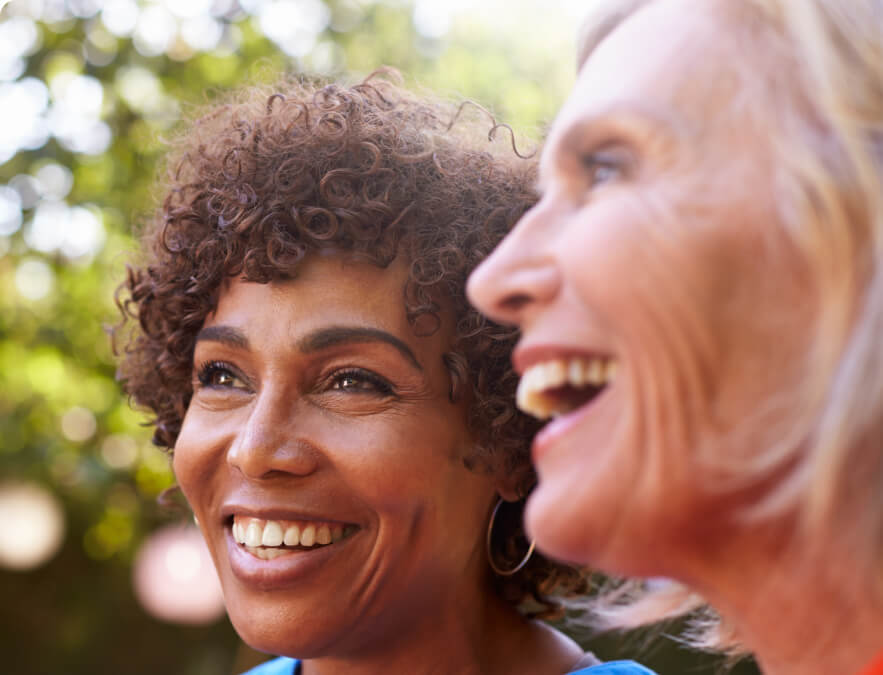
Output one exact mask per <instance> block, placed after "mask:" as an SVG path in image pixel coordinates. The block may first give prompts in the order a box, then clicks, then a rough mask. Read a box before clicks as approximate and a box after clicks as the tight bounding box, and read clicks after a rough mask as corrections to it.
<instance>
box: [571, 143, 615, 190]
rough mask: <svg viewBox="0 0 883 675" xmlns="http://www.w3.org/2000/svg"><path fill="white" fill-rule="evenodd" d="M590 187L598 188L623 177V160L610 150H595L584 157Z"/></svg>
mask: <svg viewBox="0 0 883 675" xmlns="http://www.w3.org/2000/svg"><path fill="white" fill-rule="evenodd" d="M581 161H582V165H583V167H584V168H585V171H586V174H587V177H588V182H589V187H591V188H596V187H599V186H601V185H605V184H607V183H611V182H613V181H615V180H618V179H619V178H622V176H623V173H624V164H623V160H622V159H621V158H619V157H615V156H613V155H612V153H608V152H593V153H589V154H588V155H585V156H584V157H582V160H581Z"/></svg>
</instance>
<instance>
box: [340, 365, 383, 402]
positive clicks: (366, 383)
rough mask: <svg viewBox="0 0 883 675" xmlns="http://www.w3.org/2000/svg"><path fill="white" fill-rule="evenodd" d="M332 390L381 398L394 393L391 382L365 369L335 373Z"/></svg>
mask: <svg viewBox="0 0 883 675" xmlns="http://www.w3.org/2000/svg"><path fill="white" fill-rule="evenodd" d="M331 389H334V390H337V391H346V392H350V393H355V394H376V395H380V396H389V395H390V394H392V393H393V388H392V386H391V385H390V384H389V382H387V381H386V380H385V379H383V378H382V377H380V376H379V375H377V374H376V373H372V372H371V371H370V370H365V369H363V368H349V369H347V370H342V371H339V372H337V373H335V374H334V375H333V376H332V378H331Z"/></svg>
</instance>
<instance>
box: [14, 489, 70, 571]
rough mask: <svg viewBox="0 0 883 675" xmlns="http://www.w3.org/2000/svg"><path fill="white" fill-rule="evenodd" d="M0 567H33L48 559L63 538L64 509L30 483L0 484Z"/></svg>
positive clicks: (56, 549) (26, 568) (49, 495)
mask: <svg viewBox="0 0 883 675" xmlns="http://www.w3.org/2000/svg"><path fill="white" fill-rule="evenodd" d="M0 523H3V527H2V528H0V566H3V567H7V568H10V569H15V570H28V569H33V568H34V567H37V566H39V565H42V564H43V563H44V562H46V561H47V560H49V558H51V557H52V556H53V555H55V553H56V552H57V551H58V549H59V547H60V546H61V543H62V540H63V539H64V511H63V510H62V508H61V505H60V504H59V503H58V500H57V499H56V498H55V497H54V496H53V495H52V494H51V493H50V492H48V491H47V490H46V489H44V488H42V487H40V486H39V485H36V484H33V483H7V484H5V485H0Z"/></svg>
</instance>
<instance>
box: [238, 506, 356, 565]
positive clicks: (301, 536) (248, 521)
mask: <svg viewBox="0 0 883 675" xmlns="http://www.w3.org/2000/svg"><path fill="white" fill-rule="evenodd" d="M231 529H232V533H233V539H235V540H236V542H237V543H238V544H242V545H243V546H245V548H246V549H247V550H248V551H250V552H252V553H254V552H255V551H264V552H266V551H268V550H272V551H274V553H273V554H272V555H270V554H268V555H263V554H261V555H259V556H258V557H260V558H264V559H266V560H269V559H271V558H275V557H276V556H277V555H279V554H282V553H290V551H288V550H287V549H284V548H281V547H282V546H283V545H284V546H292V547H293V546H298V545H300V546H305V547H308V548H309V547H312V546H315V545H319V546H327V545H328V544H332V543H335V542H338V541H340V540H341V539H343V538H344V537H345V536H346V535H348V534H350V533H351V532H354V531H355V529H356V528H349V527H346V528H345V527H344V526H343V525H341V524H338V523H315V522H312V523H311V522H300V523H294V522H291V521H287V522H286V521H275V520H261V519H260V518H245V517H240V516H235V517H234V518H233V524H232V528H231ZM256 555H257V554H256Z"/></svg>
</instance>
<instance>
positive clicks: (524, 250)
mask: <svg viewBox="0 0 883 675" xmlns="http://www.w3.org/2000/svg"><path fill="white" fill-rule="evenodd" d="M554 209H555V207H554V206H553V204H552V202H551V200H549V199H548V198H546V199H544V200H542V201H541V202H539V203H538V204H537V205H535V206H534V207H533V208H532V209H531V210H530V211H528V212H527V213H526V214H525V215H524V216H523V217H522V218H521V220H520V221H519V222H518V224H517V225H516V226H515V228H514V229H513V230H512V231H511V232H510V233H509V235H508V236H507V237H506V238H505V239H504V240H503V241H502V242H501V243H500V245H499V246H498V247H497V249H496V250H495V251H494V252H493V253H492V254H491V255H490V256H489V257H488V258H487V260H485V261H484V262H483V263H482V264H481V265H480V266H479V267H478V268H477V269H476V270H475V272H474V273H473V274H472V277H471V278H470V280H469V288H468V291H469V297H470V299H471V300H472V302H473V303H474V304H475V305H476V306H477V307H478V308H479V309H480V310H482V311H483V312H484V313H485V314H487V315H489V316H490V317H491V318H493V319H496V320H498V321H503V322H506V323H520V322H521V321H522V320H523V318H524V315H525V313H526V312H529V311H530V310H531V309H532V308H534V307H536V306H537V305H538V304H541V303H543V302H545V301H548V300H550V299H551V298H553V297H554V296H555V294H556V293H557V292H558V290H559V287H560V284H561V278H560V273H559V270H558V266H557V265H556V262H555V258H554V255H553V247H552V241H551V237H552V233H553V228H552V227H551V221H553V220H554V218H555V213H554ZM545 225H549V227H546V226H545Z"/></svg>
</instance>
